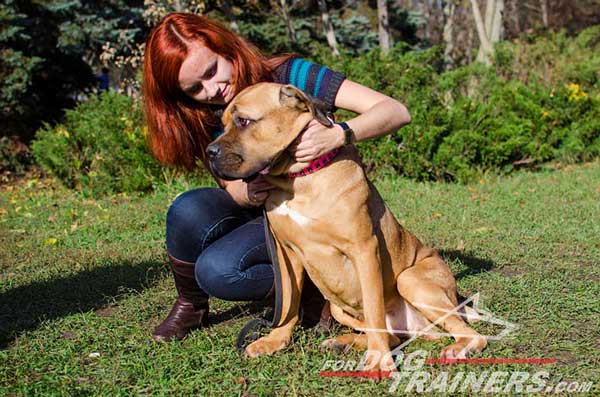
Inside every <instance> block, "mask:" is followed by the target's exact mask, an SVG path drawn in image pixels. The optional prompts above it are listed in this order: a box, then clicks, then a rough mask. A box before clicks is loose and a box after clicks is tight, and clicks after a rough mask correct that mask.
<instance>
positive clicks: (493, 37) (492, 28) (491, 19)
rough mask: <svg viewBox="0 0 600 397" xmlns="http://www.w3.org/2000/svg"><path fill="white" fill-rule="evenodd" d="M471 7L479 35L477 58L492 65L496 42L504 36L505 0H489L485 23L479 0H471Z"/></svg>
mask: <svg viewBox="0 0 600 397" xmlns="http://www.w3.org/2000/svg"><path fill="white" fill-rule="evenodd" d="M471 8H472V9H473V18H474V19H475V26H476V27H477V36H478V37H479V52H478V53H477V60H478V61H479V62H483V63H485V64H486V65H491V63H492V60H491V57H492V55H493V54H494V43H497V42H498V41H500V38H501V37H502V28H503V23H502V17H503V13H504V0H487V4H486V15H485V23H484V21H483V19H482V17H481V11H479V6H478V5H477V0H471Z"/></svg>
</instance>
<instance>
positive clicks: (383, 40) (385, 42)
mask: <svg viewBox="0 0 600 397" xmlns="http://www.w3.org/2000/svg"><path fill="white" fill-rule="evenodd" d="M377 30H378V33H379V48H381V51H382V52H383V53H386V52H388V51H389V49H390V48H391V46H392V36H391V34H390V23H389V18H388V6H387V0H377Z"/></svg>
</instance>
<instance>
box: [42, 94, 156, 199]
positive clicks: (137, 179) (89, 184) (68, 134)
mask: <svg viewBox="0 0 600 397" xmlns="http://www.w3.org/2000/svg"><path fill="white" fill-rule="evenodd" d="M144 131H145V130H144V129H143V128H142V117H141V109H140V108H139V106H138V104H137V103H135V102H134V101H133V100H132V99H131V98H129V97H127V96H124V95H121V94H117V93H113V92H107V93H103V94H102V95H101V96H93V97H91V98H90V100H88V101H87V102H83V103H81V104H80V105H79V106H77V107H76V108H75V109H73V110H69V111H67V113H66V121H65V123H64V124H58V125H55V126H50V125H48V124H46V125H44V127H43V128H41V129H40V130H38V132H37V134H36V138H35V141H34V142H33V144H32V152H33V155H34V157H35V159H36V160H37V162H38V163H39V164H40V165H41V166H42V168H43V169H44V170H45V171H47V172H48V173H51V174H54V175H56V176H57V177H58V178H59V179H60V180H61V181H63V182H64V183H65V184H66V185H67V186H69V187H71V188H76V189H78V190H81V191H83V192H85V193H89V194H102V193H115V192H130V191H143V190H149V189H151V188H152V185H153V182H154V181H155V179H156V178H157V177H159V176H160V175H161V167H160V166H159V164H158V163H157V162H156V161H155V160H154V159H153V158H152V156H151V155H150V154H149V153H148V151H147V150H146V145H145V139H144V138H145V137H144Z"/></svg>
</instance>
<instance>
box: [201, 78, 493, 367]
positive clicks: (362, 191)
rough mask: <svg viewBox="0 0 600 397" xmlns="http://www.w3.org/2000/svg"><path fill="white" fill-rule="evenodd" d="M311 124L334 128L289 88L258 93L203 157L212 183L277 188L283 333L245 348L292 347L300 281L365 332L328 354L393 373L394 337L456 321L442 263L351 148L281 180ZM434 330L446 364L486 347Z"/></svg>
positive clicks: (246, 98)
mask: <svg viewBox="0 0 600 397" xmlns="http://www.w3.org/2000/svg"><path fill="white" fill-rule="evenodd" d="M313 118H316V119H317V120H319V121H321V122H322V123H324V124H328V123H329V124H330V123H331V122H330V121H329V120H327V118H326V117H325V116H324V114H323V113H322V111H321V110H320V109H319V108H318V107H315V106H314V104H313V103H312V102H311V100H310V99H309V98H308V97H307V96H306V95H305V94H304V93H303V92H302V91H300V90H298V89H296V88H295V87H293V86H289V85H288V86H282V85H279V84H273V83H261V84H257V85H255V86H252V87H249V88H247V89H245V90H244V91H242V92H241V93H240V94H239V95H238V96H237V97H236V98H235V99H234V100H233V101H232V102H231V103H230V104H229V106H228V107H227V109H226V110H225V113H224V115H223V124H224V126H225V133H224V134H223V135H222V136H221V137H219V139H217V140H216V141H215V142H213V143H212V144H211V145H209V147H208V149H207V152H208V155H209V159H210V162H211V167H212V169H213V171H214V172H215V173H216V174H217V175H218V176H220V177H223V178H225V179H239V178H247V177H249V176H252V175H255V174H256V173H258V172H260V173H262V174H265V175H266V178H267V180H268V181H269V182H271V183H272V184H273V185H276V186H277V187H278V189H275V190H272V191H271V194H270V196H269V198H268V199H267V202H266V203H265V206H266V209H267V211H268V212H267V216H268V219H269V222H270V224H271V228H272V232H273V234H274V236H275V241H276V245H277V253H278V258H279V262H280V267H281V273H282V282H283V288H282V289H283V291H282V292H283V313H282V315H281V321H280V323H279V326H277V327H275V328H274V329H273V330H272V332H271V333H270V334H269V335H267V336H265V337H263V338H260V339H258V340H256V341H255V342H253V343H251V344H250V345H249V346H248V347H247V348H246V354H247V355H249V356H251V357H256V356H260V355H265V354H271V353H273V352H275V351H278V350H280V349H282V348H284V347H285V346H286V345H287V344H288V343H289V341H290V338H291V334H292V329H293V327H294V325H295V324H296V323H297V321H298V306H299V301H300V291H301V290H302V282H303V276H304V271H306V272H307V273H308V275H309V276H310V278H311V279H312V281H313V282H314V283H315V285H316V286H317V287H318V288H319V290H320V291H321V292H322V293H323V295H324V296H325V298H326V299H327V300H329V301H330V303H331V312H332V315H333V317H334V318H335V319H336V320H337V321H339V322H340V323H341V324H343V325H346V326H349V327H352V328H354V329H358V330H366V333H364V334H362V333H360V334H358V333H357V334H349V335H343V336H339V337H337V338H334V339H329V340H327V341H325V342H324V344H325V345H326V346H333V347H344V346H350V345H352V346H354V347H356V348H359V349H365V348H368V349H369V351H375V352H378V353H379V354H380V358H379V359H375V360H376V362H369V363H368V364H369V365H372V368H375V369H384V370H386V369H392V368H393V363H392V361H391V359H390V358H389V352H390V348H391V347H394V346H396V345H398V344H399V343H400V339H399V338H398V337H397V336H396V335H394V331H419V330H421V329H422V328H424V327H426V326H427V325H429V324H431V322H436V321H437V320H438V319H439V318H441V317H443V316H445V315H446V314H447V313H448V311H452V310H453V309H454V307H456V306H457V293H456V282H455V280H454V277H453V275H452V273H451V271H450V269H449V268H448V266H447V265H446V263H445V262H444V261H443V260H442V259H441V257H440V256H439V255H438V254H437V253H436V252H435V251H434V250H433V249H431V248H428V247H425V246H424V245H423V244H422V243H421V242H420V241H419V240H418V239H417V238H416V237H415V236H413V235H412V234H411V233H410V232H408V231H407V230H406V229H404V228H403V227H402V226H401V225H400V224H399V223H398V222H397V221H396V219H395V218H394V216H393V215H392V213H391V211H390V210H389V209H388V208H387V207H386V205H385V203H384V202H383V200H382V198H381V196H380V195H379V193H378V192H377V190H376V189H375V187H374V186H373V185H372V184H371V182H370V181H369V180H368V179H367V177H366V176H365V173H364V170H363V168H362V166H361V163H360V159H359V156H358V153H357V150H356V149H355V148H354V147H353V146H347V147H344V148H342V150H341V151H340V153H339V154H338V155H337V157H335V159H334V160H333V162H332V163H331V164H330V165H328V166H326V167H324V168H322V169H320V170H319V171H317V172H315V173H313V174H309V175H308V176H304V177H299V178H288V177H287V172H288V171H292V172H294V171H298V170H301V169H302V168H304V167H306V165H307V164H306V163H302V164H300V163H296V162H294V160H293V158H292V157H291V156H290V154H289V153H288V151H287V150H286V149H287V147H288V146H290V145H291V144H292V142H293V141H294V139H295V138H296V137H297V136H298V135H299V134H300V133H301V131H302V129H303V128H304V127H305V126H306V125H307V124H308V122H309V121H310V120H312V119H313ZM437 325H438V326H439V327H441V328H443V329H444V330H446V331H447V332H448V333H450V334H452V336H453V337H454V339H455V343H453V344H451V345H450V346H448V347H446V348H445V349H444V350H443V352H442V357H446V358H462V357H465V356H466V355H467V354H468V353H470V352H480V351H481V350H482V349H483V348H484V347H485V346H486V344H487V342H486V339H485V338H484V337H482V336H481V335H479V334H478V333H477V332H476V331H474V330H473V329H472V328H470V327H469V326H468V325H467V324H466V323H465V322H464V321H463V319H462V318H461V317H460V316H459V315H455V314H452V315H449V316H446V318H444V320H443V321H441V322H440V323H439V324H437ZM386 330H387V331H386ZM376 356H377V355H373V357H376Z"/></svg>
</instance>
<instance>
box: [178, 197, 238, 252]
mask: <svg viewBox="0 0 600 397" xmlns="http://www.w3.org/2000/svg"><path fill="white" fill-rule="evenodd" d="M234 206H235V203H234V202H233V200H232V199H231V197H230V196H229V195H228V194H227V193H226V192H225V191H223V190H222V189H217V188H200V189H194V190H189V191H187V192H184V193H182V194H180V195H179V196H177V198H176V199H175V200H174V201H173V203H172V204H171V205H170V207H169V209H168V210H167V217H166V218H167V219H166V244H167V251H168V252H169V253H170V254H171V255H173V256H174V257H175V258H177V259H180V260H183V261H187V262H195V261H196V258H198V256H199V255H200V253H201V252H202V250H203V249H204V248H205V245H206V242H207V237H209V236H207V233H208V232H210V231H211V226H212V225H214V224H215V223H216V222H220V221H221V222H222V221H225V222H230V223H234V224H233V225H232V227H235V226H237V225H238V224H239V221H238V220H236V219H233V218H234V217H231V216H228V213H230V212H232V207H234ZM220 218H221V219H220Z"/></svg>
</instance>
